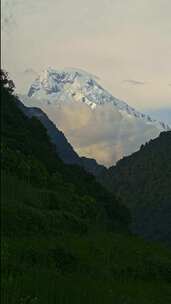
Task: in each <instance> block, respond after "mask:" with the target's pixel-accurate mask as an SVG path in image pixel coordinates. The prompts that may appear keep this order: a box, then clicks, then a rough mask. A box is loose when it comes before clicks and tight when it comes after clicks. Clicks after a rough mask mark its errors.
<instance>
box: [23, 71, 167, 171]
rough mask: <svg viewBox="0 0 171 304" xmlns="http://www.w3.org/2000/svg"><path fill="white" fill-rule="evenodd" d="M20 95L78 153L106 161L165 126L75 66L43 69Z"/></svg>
mask: <svg viewBox="0 0 171 304" xmlns="http://www.w3.org/2000/svg"><path fill="white" fill-rule="evenodd" d="M22 100H23V102H24V103H25V104H26V105H27V106H34V107H35V106H36V107H39V108H41V109H42V110H43V111H44V112H45V113H46V114H47V115H48V116H49V118H50V119H51V120H52V121H53V122H54V123H55V124H56V125H57V127H58V128H59V129H61V130H62V131H63V132H64V134H65V136H66V137H67V139H68V140H69V142H70V143H71V145H72V146H73V147H74V149H75V150H76V152H77V153H78V154H79V155H81V156H86V157H89V158H93V159H96V161H98V162H99V163H100V164H103V165H105V166H110V165H113V164H114V163H116V161H117V160H119V159H121V158H122V157H123V156H125V155H129V154H131V153H132V152H135V151H137V150H138V149H139V148H140V146H141V145H142V144H144V143H145V142H147V141H149V140H150V139H152V138H155V137H157V136H158V135H159V134H160V132H161V131H167V130H169V129H170V127H169V126H168V125H167V124H164V123H162V122H158V121H156V120H154V119H151V117H150V116H148V115H145V114H142V113H140V112H138V111H136V110H135V109H133V108H132V107H130V106H129V105H128V104H126V103H125V102H124V101H121V100H119V99H117V98H115V97H113V96H112V95H111V94H110V93H109V92H108V91H107V90H105V89H104V88H102V87H101V86H100V85H99V84H98V80H97V78H96V77H95V76H93V75H91V74H89V73H87V72H85V71H82V70H78V69H64V70H54V69H52V68H48V69H47V70H44V71H43V72H42V73H41V74H40V75H39V77H38V78H36V80H35V81H34V82H33V83H32V84H31V86H30V89H29V92H28V96H22Z"/></svg>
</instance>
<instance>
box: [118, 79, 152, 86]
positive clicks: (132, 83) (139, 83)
mask: <svg viewBox="0 0 171 304" xmlns="http://www.w3.org/2000/svg"><path fill="white" fill-rule="evenodd" d="M123 82H124V83H127V84H129V85H133V86H139V85H140V86H141V85H146V84H147V82H144V81H139V80H134V79H126V80H123Z"/></svg>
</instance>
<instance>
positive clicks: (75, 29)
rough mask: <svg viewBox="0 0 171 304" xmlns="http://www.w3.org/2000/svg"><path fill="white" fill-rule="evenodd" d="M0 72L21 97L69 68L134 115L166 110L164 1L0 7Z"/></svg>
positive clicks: (168, 27)
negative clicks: (89, 77) (38, 81)
mask: <svg viewBox="0 0 171 304" xmlns="http://www.w3.org/2000/svg"><path fill="white" fill-rule="evenodd" d="M2 66H3V67H5V69H6V70H7V71H9V72H10V74H11V76H12V77H13V79H14V81H15V82H16V85H17V89H18V90H19V91H21V92H22V93H24V92H26V90H27V89H28V86H29V82H30V81H31V80H32V79H34V78H35V77H36V73H39V72H40V71H41V70H42V69H44V68H47V67H49V66H51V67H53V68H57V69H60V68H64V67H74V68H81V69H83V70H86V71H88V72H90V73H92V74H95V75H96V76H97V77H99V78H100V83H101V84H102V85H103V86H104V87H105V88H106V89H108V90H109V91H110V92H111V93H112V94H113V95H114V96H115V97H118V98H120V99H123V100H125V101H126V102H128V103H129V105H131V106H133V107H135V108H136V109H139V110H143V109H144V110H145V109H157V110H158V109H159V108H162V109H163V108H167V109H170V108H171V0H86V1H85V0H46V1H45V0H36V1H35V0H28V1H26V0H2Z"/></svg>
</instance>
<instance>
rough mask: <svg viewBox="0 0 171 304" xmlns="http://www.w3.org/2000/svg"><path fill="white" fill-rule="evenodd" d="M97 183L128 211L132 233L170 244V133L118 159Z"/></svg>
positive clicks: (162, 134)
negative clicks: (108, 190) (130, 216)
mask: <svg viewBox="0 0 171 304" xmlns="http://www.w3.org/2000/svg"><path fill="white" fill-rule="evenodd" d="M101 181H102V183H104V184H105V185H106V187H107V188H108V189H110V190H111V191H113V192H114V193H115V194H117V195H118V197H121V198H122V200H123V201H124V202H125V205H126V206H127V207H129V208H130V210H131V213H132V217H133V225H132V227H133V231H134V232H137V233H138V234H140V235H143V236H144V237H146V238H149V239H154V240H161V241H165V242H167V243H169V244H170V245H171V131H168V132H163V133H161V134H160V136H159V137H158V138H156V139H154V140H151V141H150V142H149V143H147V144H146V145H144V146H142V147H141V149H140V151H138V152H136V153H134V154H132V155H131V156H129V157H125V158H124V159H122V160H120V161H119V162H118V163H117V165H116V166H115V167H111V168H110V169H109V170H108V173H107V174H106V175H103V176H101Z"/></svg>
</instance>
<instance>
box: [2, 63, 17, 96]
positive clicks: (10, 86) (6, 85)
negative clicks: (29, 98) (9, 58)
mask: <svg viewBox="0 0 171 304" xmlns="http://www.w3.org/2000/svg"><path fill="white" fill-rule="evenodd" d="M0 85H1V89H5V90H6V91H7V92H8V93H10V94H12V93H13V92H14V89H15V85H14V82H13V81H12V80H11V79H9V76H8V73H7V72H5V71H3V70H2V69H0Z"/></svg>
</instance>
